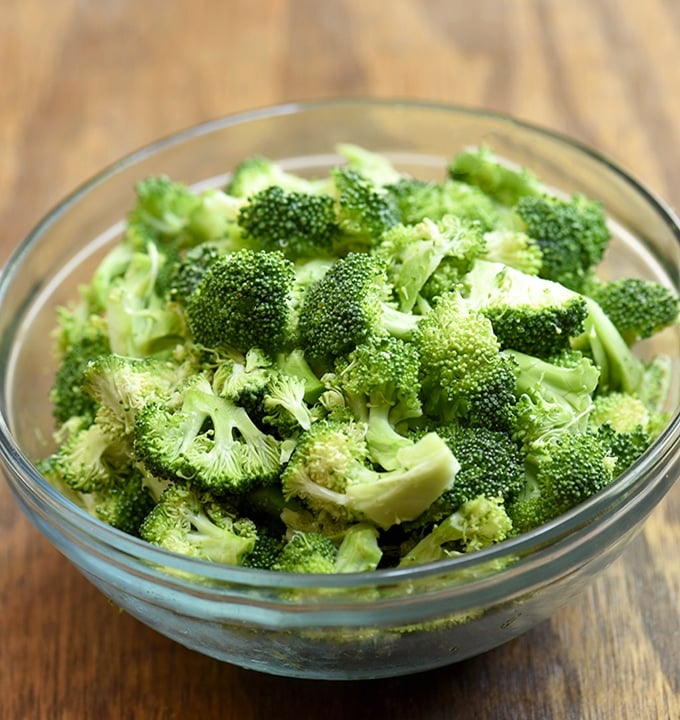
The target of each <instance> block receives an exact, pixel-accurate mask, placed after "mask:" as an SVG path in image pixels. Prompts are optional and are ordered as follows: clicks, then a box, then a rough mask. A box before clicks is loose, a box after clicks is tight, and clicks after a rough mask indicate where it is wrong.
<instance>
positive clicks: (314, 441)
mask: <svg viewBox="0 0 680 720" xmlns="http://www.w3.org/2000/svg"><path fill="white" fill-rule="evenodd" d="M399 457H400V460H401V466H400V467H399V468H397V469H395V470H391V471H384V472H381V471H376V470H375V469H373V468H372V467H371V466H370V465H369V463H368V461H367V459H368V448H367V446H366V441H365V428H364V427H363V425H362V424H361V423H357V422H355V421H353V420H345V419H342V420H341V419H337V418H330V419H322V420H318V421H317V422H315V423H314V424H313V425H312V426H311V428H310V429H309V430H307V431H306V432H305V433H303V434H302V435H301V436H300V438H299V440H298V444H297V446H296V448H295V451H294V452H293V455H292V457H291V459H290V462H289V463H288V465H287V466H286V468H285V470H284V471H283V474H282V477H281V481H282V486H283V493H284V497H286V498H287V499H291V498H299V499H300V500H302V501H303V502H305V503H306V504H307V505H308V506H309V507H310V509H312V511H313V512H326V513H328V514H329V515H330V516H331V517H335V518H339V519H343V520H347V521H348V522H354V521H363V520H369V521H371V522H372V523H374V524H375V525H377V526H378V527H380V528H383V529H384V528H388V527H391V526H392V525H396V524H399V523H401V522H403V521H405V520H413V519H415V518H416V517H418V515H420V514H421V513H422V512H423V511H424V510H425V509H427V507H429V505H430V504H431V503H432V502H433V501H434V500H435V499H436V498H437V497H439V495H441V493H442V492H444V491H445V490H447V489H448V488H449V487H450V486H451V483H452V482H453V479H454V477H455V474H456V472H457V471H458V467H459V465H458V462H457V461H456V459H455V458H454V457H453V455H452V453H451V451H450V450H449V449H448V447H447V446H446V444H445V443H444V442H443V441H442V440H441V438H439V437H438V436H437V435H436V434H434V433H429V434H427V435H425V436H424V437H423V438H422V439H420V440H419V441H418V442H416V443H414V444H412V445H411V446H410V447H407V448H404V449H403V451H402V452H401V453H400V456H399Z"/></svg>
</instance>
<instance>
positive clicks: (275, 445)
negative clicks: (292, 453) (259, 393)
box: [135, 375, 281, 494]
mask: <svg viewBox="0 0 680 720" xmlns="http://www.w3.org/2000/svg"><path fill="white" fill-rule="evenodd" d="M180 394H181V405H179V407H176V408H174V407H171V408H169V407H167V406H166V405H164V404H162V403H160V402H150V403H148V404H147V405H145V406H144V407H143V408H142V409H141V410H139V411H138V413H137V415H136V420H135V450H136V453H137V454H138V456H139V457H140V458H141V459H142V460H143V461H144V463H145V464H146V466H147V467H148V468H149V470H150V471H151V472H153V473H155V474H157V475H160V476H162V477H167V478H169V479H176V478H186V479H190V480H191V482H192V483H193V484H194V485H196V486H197V487H200V488H202V489H205V490H209V491H212V492H215V493H217V494H227V493H232V494H243V493H245V492H248V491H250V490H251V489H253V488H254V487H257V486H260V485H263V484H266V483H269V482H272V481H273V480H275V479H276V477H277V476H278V474H279V472H280V466H281V450H280V447H279V441H278V440H277V439H276V438H274V437H273V436H272V435H269V434H266V433H264V432H263V431H262V430H260V429H259V428H258V427H257V426H256V425H255V424H254V423H253V421H252V419H251V418H250V416H249V415H248V413H247V412H246V410H245V409H244V408H242V407H239V406H237V405H234V403H232V402H230V401H229V400H227V399H225V398H222V397H219V396H218V395H216V394H215V392H214V391H213V389H212V387H211V385H210V383H209V381H208V380H207V378H206V377H205V376H203V375H195V376H192V377H191V378H190V379H189V380H188V381H187V382H186V383H185V386H184V387H183V388H182V389H181V391H180Z"/></svg>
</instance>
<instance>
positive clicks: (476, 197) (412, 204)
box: [387, 177, 499, 231]
mask: <svg viewBox="0 0 680 720" xmlns="http://www.w3.org/2000/svg"><path fill="white" fill-rule="evenodd" d="M387 190H388V192H389V193H390V194H391V195H392V196H393V197H394V199H395V201H396V203H397V207H398V209H399V214H400V216H401V221H402V222H403V223H404V224H406V225H416V224H417V223H419V222H422V221H423V220H425V219H429V220H432V221H434V222H437V221H439V220H442V219H444V218H445V217H446V216H454V217H456V218H459V219H462V220H467V221H474V222H476V223H477V224H478V225H479V226H480V229H481V230H482V231H486V230H491V229H492V228H494V227H496V225H497V224H498V222H499V212H498V208H497V205H496V203H495V202H494V201H493V200H492V199H491V198H490V197H489V196H488V195H486V194H485V193H484V192H483V191H482V190H480V189H479V188H478V187H475V186H474V185H468V184H467V183H464V182H460V181H457V180H452V179H450V178H447V179H446V180H444V181H442V182H427V181H424V180H419V179H418V178H411V177H402V178H400V179H399V180H398V181H397V182H396V183H394V184H392V185H389V186H388V187H387Z"/></svg>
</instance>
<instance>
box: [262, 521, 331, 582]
mask: <svg viewBox="0 0 680 720" xmlns="http://www.w3.org/2000/svg"><path fill="white" fill-rule="evenodd" d="M337 552H338V551H337V548H336V547H335V545H334V544H333V541H332V540H331V539H330V538H329V537H327V536H326V535H323V534H322V533H317V532H301V531H297V532H295V533H293V535H292V536H291V538H290V540H288V542H287V543H286V544H285V545H284V546H283V548H282V550H281V552H280V553H279V555H278V557H277V558H276V560H275V561H274V564H273V565H272V567H271V569H272V570H276V571H277V572H288V573H333V572H335V561H336V557H337Z"/></svg>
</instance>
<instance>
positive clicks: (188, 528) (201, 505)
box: [139, 483, 257, 565]
mask: <svg viewBox="0 0 680 720" xmlns="http://www.w3.org/2000/svg"><path fill="white" fill-rule="evenodd" d="M139 533H140V535H141V537H142V538H143V539H144V540H146V541H147V542H150V543H152V544H154V545H158V546H159V547H162V548H165V549H166V550H172V551H173V552H177V553H181V554H183V555H190V556H191V557H196V558H200V559H202V560H211V561H213V562H220V563H226V564H229V565H241V564H242V563H243V561H244V559H245V558H246V557H247V556H248V554H249V553H251V552H252V551H253V549H254V548H255V543H256V541H257V527H256V526H255V523H253V522H252V521H251V520H249V519H248V518H242V517H239V515H238V513H237V511H235V510H234V509H233V508H231V507H230V506H229V505H228V504H227V503H225V502H223V501H220V500H218V499H217V498H216V497H215V496H214V495H212V494H211V493H209V492H205V491H199V490H196V489H195V488H193V487H191V486H187V485H182V484H174V483H173V484H171V485H170V486H169V487H168V488H167V489H166V490H165V492H164V493H163V495H162V496H161V498H160V500H159V501H158V503H157V504H156V505H155V506H154V508H153V509H152V510H151V512H149V514H148V515H147V516H146V518H145V519H144V521H143V522H142V524H141V527H140V529H139Z"/></svg>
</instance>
